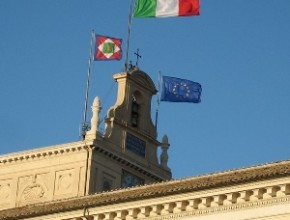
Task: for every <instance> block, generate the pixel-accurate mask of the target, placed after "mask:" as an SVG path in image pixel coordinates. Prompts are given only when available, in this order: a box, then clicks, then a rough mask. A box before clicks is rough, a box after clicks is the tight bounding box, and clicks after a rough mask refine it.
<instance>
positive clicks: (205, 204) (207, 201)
mask: <svg viewBox="0 0 290 220" xmlns="http://www.w3.org/2000/svg"><path fill="white" fill-rule="evenodd" d="M212 200H213V198H212V197H206V198H201V202H200V203H199V204H198V209H205V208H207V207H210V204H211V202H212Z"/></svg>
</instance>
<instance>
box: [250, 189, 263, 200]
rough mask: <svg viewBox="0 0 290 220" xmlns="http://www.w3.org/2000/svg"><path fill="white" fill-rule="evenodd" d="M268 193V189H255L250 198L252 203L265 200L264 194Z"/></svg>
mask: <svg viewBox="0 0 290 220" xmlns="http://www.w3.org/2000/svg"><path fill="white" fill-rule="evenodd" d="M265 192H266V189H264V188H262V189H254V190H253V194H252V195H251V196H250V201H257V200H259V199H262V198H263V194H264V193H265Z"/></svg>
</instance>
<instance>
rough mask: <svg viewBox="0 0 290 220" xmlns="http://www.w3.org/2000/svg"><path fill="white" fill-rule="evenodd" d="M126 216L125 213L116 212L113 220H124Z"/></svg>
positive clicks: (126, 213)
mask: <svg viewBox="0 0 290 220" xmlns="http://www.w3.org/2000/svg"><path fill="white" fill-rule="evenodd" d="M127 215H128V212H127V211H124V210H123V211H118V212H117V213H116V216H115V219H114V220H123V219H125V218H126V216H127Z"/></svg>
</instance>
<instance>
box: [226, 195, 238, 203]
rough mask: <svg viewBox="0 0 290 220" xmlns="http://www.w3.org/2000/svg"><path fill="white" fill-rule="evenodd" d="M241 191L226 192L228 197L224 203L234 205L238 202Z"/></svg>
mask: <svg viewBox="0 0 290 220" xmlns="http://www.w3.org/2000/svg"><path fill="white" fill-rule="evenodd" d="M238 196H239V193H227V194H225V197H226V199H225V200H224V201H223V205H232V204H234V203H236V202H237V198H238Z"/></svg>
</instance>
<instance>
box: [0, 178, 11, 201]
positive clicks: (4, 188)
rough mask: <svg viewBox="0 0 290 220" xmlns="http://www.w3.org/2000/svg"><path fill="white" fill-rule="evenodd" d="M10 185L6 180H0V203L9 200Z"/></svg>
mask: <svg viewBox="0 0 290 220" xmlns="http://www.w3.org/2000/svg"><path fill="white" fill-rule="evenodd" d="M10 196H11V183H10V181H8V180H0V203H4V202H6V201H7V200H9V199H10Z"/></svg>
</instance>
